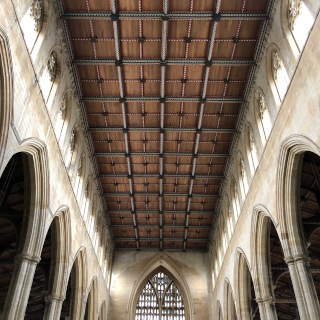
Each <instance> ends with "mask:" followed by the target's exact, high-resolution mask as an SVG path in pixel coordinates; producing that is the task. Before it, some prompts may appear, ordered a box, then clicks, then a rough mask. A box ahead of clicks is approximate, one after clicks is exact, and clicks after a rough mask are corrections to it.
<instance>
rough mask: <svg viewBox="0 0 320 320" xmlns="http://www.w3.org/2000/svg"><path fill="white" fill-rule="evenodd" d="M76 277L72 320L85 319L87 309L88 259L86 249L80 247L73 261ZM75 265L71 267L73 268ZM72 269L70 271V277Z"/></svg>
mask: <svg viewBox="0 0 320 320" xmlns="http://www.w3.org/2000/svg"><path fill="white" fill-rule="evenodd" d="M73 264H74V267H75V275H74V279H73V283H72V287H73V288H72V289H73V301H71V319H83V317H84V311H85V310H84V308H85V299H84V297H85V294H86V293H85V290H86V286H87V270H88V268H87V266H88V265H87V257H86V249H85V248H84V247H80V248H79V249H78V251H77V253H76V254H75V258H74V260H73ZM72 267H73V265H72V266H71V268H72ZM71 268H70V270H69V277H70V272H71Z"/></svg>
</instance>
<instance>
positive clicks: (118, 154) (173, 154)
mask: <svg viewBox="0 0 320 320" xmlns="http://www.w3.org/2000/svg"><path fill="white" fill-rule="evenodd" d="M93 155H95V156H108V157H125V156H127V154H126V153H125V152H95V153H94V154H93ZM130 156H133V157H134V156H142V157H143V156H145V157H149V156H158V157H159V156H164V157H165V156H167V157H193V156H194V154H193V153H187V152H164V153H162V154H161V153H159V152H131V153H130ZM197 156H199V157H209V158H211V157H212V158H224V157H228V156H229V154H228V153H198V154H197Z"/></svg>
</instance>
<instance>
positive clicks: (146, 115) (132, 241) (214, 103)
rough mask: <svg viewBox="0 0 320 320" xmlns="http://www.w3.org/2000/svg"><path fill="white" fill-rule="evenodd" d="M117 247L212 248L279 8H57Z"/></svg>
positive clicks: (188, 1)
mask: <svg viewBox="0 0 320 320" xmlns="http://www.w3.org/2000/svg"><path fill="white" fill-rule="evenodd" d="M58 3H59V7H60V14H61V19H62V21H63V25H64V28H65V33H66V37H67V41H68V43H69V54H70V58H71V60H72V62H73V71H74V75H75V78H76V82H77V85H78V89H79V92H80V94H81V97H82V106H83V110H84V112H85V114H86V117H87V124H88V131H89V133H90V136H91V140H92V146H93V154H94V157H95V160H96V162H97V166H98V171H99V175H100V182H101V187H102V191H103V196H104V200H105V204H106V208H107V212H106V214H107V215H108V218H109V221H110V224H111V227H112V229H113V236H114V240H115V243H116V247H117V248H119V249H122V248H127V249H160V250H206V249H207V247H208V244H209V240H210V233H211V228H212V226H213V224H214V218H215V209H216V205H217V202H218V199H219V190H220V188H221V183H222V180H223V178H224V172H225V168H226V164H227V162H228V159H229V156H230V152H231V147H232V144H233V140H234V136H235V133H236V131H237V126H238V123H239V114H240V112H241V109H242V106H243V104H244V103H245V102H246V97H247V94H248V90H249V87H250V83H251V79H252V76H253V73H254V72H255V67H256V60H257V56H258V54H259V51H260V49H261V44H262V41H263V38H264V35H265V31H266V26H267V21H268V18H269V15H270V11H271V5H272V0H234V1H229V0H221V1H218V0H210V1H208V0H184V1H178V0H164V1H155V0H153V1H149V0H108V1H107V0H105V1H100V0H99V1H98V0H58Z"/></svg>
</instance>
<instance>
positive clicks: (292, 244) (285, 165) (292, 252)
mask: <svg viewBox="0 0 320 320" xmlns="http://www.w3.org/2000/svg"><path fill="white" fill-rule="evenodd" d="M306 151H310V152H313V153H315V154H316V155H318V156H319V155H320V151H319V147H318V146H317V145H316V144H315V143H314V142H313V141H312V140H310V139H309V138H307V137H304V136H301V135H292V136H290V137H288V138H287V139H286V140H285V141H284V142H283V143H282V145H281V149H280V155H279V164H278V170H277V187H276V190H277V213H278V221H279V230H280V233H281V234H287V235H288V236H287V237H285V238H284V239H283V251H284V254H285V257H293V256H296V255H299V254H302V255H306V254H307V253H306V252H305V245H302V244H301V243H300V241H301V239H303V238H304V237H303V236H301V235H302V234H303V231H302V226H301V223H300V222H299V221H300V220H299V217H298V214H297V210H300V209H299V205H298V204H297V201H298V198H297V196H296V195H297V194H299V181H300V179H299V175H298V174H297V172H299V170H300V167H301V164H302V159H303V154H304V153H305V152H306Z"/></svg>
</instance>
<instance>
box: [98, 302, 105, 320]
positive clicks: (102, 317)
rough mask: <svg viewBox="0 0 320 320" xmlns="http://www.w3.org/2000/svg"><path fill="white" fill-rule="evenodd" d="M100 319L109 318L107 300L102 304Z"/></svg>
mask: <svg viewBox="0 0 320 320" xmlns="http://www.w3.org/2000/svg"><path fill="white" fill-rule="evenodd" d="M98 320H107V304H106V301H105V300H103V301H102V302H101V304H100V308H99V313H98Z"/></svg>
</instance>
